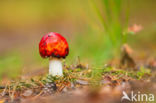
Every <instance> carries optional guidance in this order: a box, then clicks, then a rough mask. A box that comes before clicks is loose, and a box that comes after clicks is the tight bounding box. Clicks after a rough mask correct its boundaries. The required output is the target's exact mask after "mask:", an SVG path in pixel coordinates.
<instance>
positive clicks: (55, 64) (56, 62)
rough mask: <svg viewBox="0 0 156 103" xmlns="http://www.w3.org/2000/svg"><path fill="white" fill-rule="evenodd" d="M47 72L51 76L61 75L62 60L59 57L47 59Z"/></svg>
mask: <svg viewBox="0 0 156 103" xmlns="http://www.w3.org/2000/svg"><path fill="white" fill-rule="evenodd" d="M49 74H50V75H52V76H62V75H63V71H62V61H61V60H60V59H52V58H51V59H50V60H49Z"/></svg>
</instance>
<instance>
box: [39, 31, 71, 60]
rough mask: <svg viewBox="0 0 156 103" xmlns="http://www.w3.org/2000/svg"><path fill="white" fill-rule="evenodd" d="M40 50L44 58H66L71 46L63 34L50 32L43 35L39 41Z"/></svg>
mask: <svg viewBox="0 0 156 103" xmlns="http://www.w3.org/2000/svg"><path fill="white" fill-rule="evenodd" d="M39 52H40V55H41V56H42V57H43V58H46V57H56V58H65V57H66V56H67V55H68V53H69V47H68V43H67V41H66V39H65V38H64V37H63V36H62V35H60V34H59V33H55V32H50V33H48V34H46V35H44V36H43V37H42V39H41V41H40V43H39Z"/></svg>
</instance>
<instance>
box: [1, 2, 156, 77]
mask: <svg viewBox="0 0 156 103" xmlns="http://www.w3.org/2000/svg"><path fill="white" fill-rule="evenodd" d="M133 24H139V25H141V26H142V27H143V30H142V31H140V32H138V33H136V34H133V35H129V34H128V35H127V37H126V38H127V40H126V42H128V44H129V45H130V46H131V47H132V48H133V49H134V51H135V52H136V54H137V56H138V57H143V58H144V57H145V58H146V56H156V52H155V51H156V47H155V45H156V40H155V39H156V1H155V0H39V1H35V0H20V1H19V0H12V1H10V0H1V1H0V78H1V79H3V78H8V77H9V78H15V77H17V76H19V75H21V74H24V73H26V72H28V73H29V72H31V71H32V70H40V69H42V68H43V69H45V68H47V69H48V59H43V58H41V57H40V55H39V51H38V45H39V41H40V39H41V37H42V36H43V35H44V34H46V33H48V32H59V33H61V34H62V35H63V36H64V37H66V39H67V41H68V43H69V46H70V53H69V56H68V57H67V58H66V64H67V65H70V64H74V63H75V62H76V61H77V58H78V57H80V60H81V62H83V63H89V64H91V65H92V64H93V65H103V64H104V63H107V61H108V60H109V59H112V57H113V56H114V55H112V54H114V52H115V56H116V55H117V56H118V55H120V53H116V52H117V51H116V48H118V49H120V48H119V47H120V46H121V45H122V43H121V42H122V39H123V38H122V37H120V36H122V35H120V34H122V33H123V32H124V31H126V30H127V29H128V26H132V25H133ZM107 30H108V32H106V31H107ZM107 33H108V34H110V35H112V37H113V38H114V39H115V40H113V41H114V44H115V45H117V46H114V45H113V43H112V42H111V40H110V38H109V37H108V35H107ZM118 34H119V35H118ZM118 44H119V45H118Z"/></svg>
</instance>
